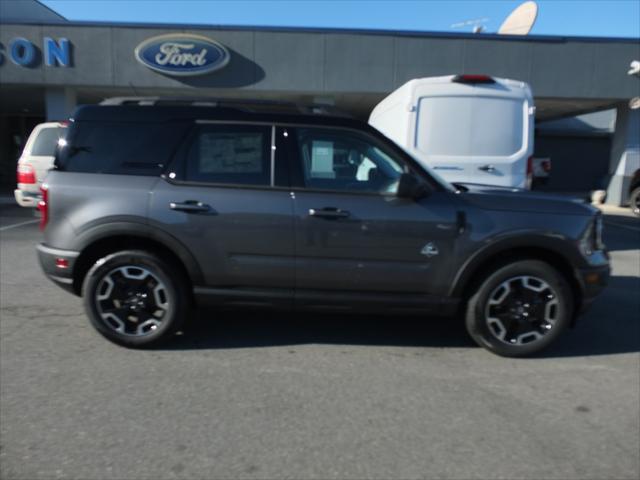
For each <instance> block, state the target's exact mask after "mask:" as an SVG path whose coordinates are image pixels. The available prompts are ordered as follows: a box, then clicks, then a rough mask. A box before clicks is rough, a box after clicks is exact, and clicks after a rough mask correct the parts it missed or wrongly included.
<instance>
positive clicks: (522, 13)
mask: <svg viewBox="0 0 640 480" xmlns="http://www.w3.org/2000/svg"><path fill="white" fill-rule="evenodd" d="M537 17H538V4H537V3H536V2H533V1H529V2H524V3H523V4H521V5H519V6H518V7H517V8H516V9H515V10H513V11H512V12H511V13H510V14H509V16H508V17H507V18H506V19H505V21H504V22H502V25H500V28H499V29H498V33H499V34H500V35H528V34H529V32H530V31H531V29H532V28H533V24H534V23H536V18H537Z"/></svg>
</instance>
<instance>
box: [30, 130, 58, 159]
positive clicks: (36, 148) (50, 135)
mask: <svg viewBox="0 0 640 480" xmlns="http://www.w3.org/2000/svg"><path fill="white" fill-rule="evenodd" d="M63 136H64V129H63V128H61V127H49V128H43V129H41V130H40V131H39V132H38V133H37V136H36V138H35V139H34V141H33V146H32V147H31V155H34V156H48V157H52V156H53V155H54V154H55V153H56V147H57V146H58V140H60V138H61V137H63Z"/></svg>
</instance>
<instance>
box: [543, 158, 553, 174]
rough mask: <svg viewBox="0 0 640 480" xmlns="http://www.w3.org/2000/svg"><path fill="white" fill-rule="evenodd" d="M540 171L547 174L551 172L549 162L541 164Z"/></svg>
mask: <svg viewBox="0 0 640 480" xmlns="http://www.w3.org/2000/svg"><path fill="white" fill-rule="evenodd" d="M542 170H544V171H545V172H547V173H549V172H550V171H551V162H550V161H549V160H545V161H544V162H542Z"/></svg>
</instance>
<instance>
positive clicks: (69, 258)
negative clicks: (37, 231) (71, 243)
mask: <svg viewBox="0 0 640 480" xmlns="http://www.w3.org/2000/svg"><path fill="white" fill-rule="evenodd" d="M37 250H38V260H39V261H40V267H42V270H43V271H44V273H45V274H46V275H47V277H49V279H50V280H52V281H53V282H54V283H56V284H57V285H58V286H60V287H62V288H64V289H65V290H66V291H68V292H71V293H74V294H75V293H76V291H75V290H74V288H73V267H74V265H75V263H76V260H77V258H78V256H79V255H80V252H74V251H72V250H61V249H59V248H51V247H48V246H47V245H45V244H43V243H41V244H39V245H38V246H37ZM60 260H66V265H67V266H66V267H60V266H59V265H58V263H59V261H60Z"/></svg>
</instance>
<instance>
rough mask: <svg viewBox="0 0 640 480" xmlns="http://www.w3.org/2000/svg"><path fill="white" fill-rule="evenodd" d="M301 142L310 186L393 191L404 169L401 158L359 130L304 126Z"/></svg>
mask: <svg viewBox="0 0 640 480" xmlns="http://www.w3.org/2000/svg"><path fill="white" fill-rule="evenodd" d="M298 146H299V155H300V158H301V160H302V170H303V176H304V183H305V186H306V187H310V188H318V189H327V190H347V191H361V192H379V193H394V192H395V188H396V186H397V180H398V178H399V177H400V175H401V174H402V172H403V171H404V166H403V164H402V163H400V161H399V160H396V159H395V158H393V157H391V156H390V155H389V154H388V153H386V152H385V151H383V150H382V149H381V148H380V147H379V146H377V145H374V144H373V143H372V141H371V140H370V139H369V138H368V137H366V136H364V135H360V134H358V133H356V132H350V131H346V130H331V129H320V128H302V129H299V130H298Z"/></svg>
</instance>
